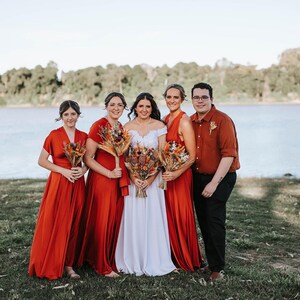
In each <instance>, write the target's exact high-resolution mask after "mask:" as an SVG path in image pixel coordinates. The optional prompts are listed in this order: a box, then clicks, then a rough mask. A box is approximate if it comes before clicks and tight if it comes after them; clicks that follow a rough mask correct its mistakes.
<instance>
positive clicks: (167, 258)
mask: <svg viewBox="0 0 300 300" xmlns="http://www.w3.org/2000/svg"><path fill="white" fill-rule="evenodd" d="M129 133H130V135H131V136H132V140H131V144H132V145H133V146H134V145H136V144H137V143H138V144H140V145H143V146H145V147H153V148H157V147H158V137H159V136H160V135H163V134H166V127H164V128H162V129H159V130H151V131H149V133H148V134H146V135H145V136H144V137H142V136H140V135H139V133H138V132H137V131H135V130H130V131H129ZM160 181H161V174H158V175H157V177H156V178H155V180H154V181H153V183H152V184H151V185H150V186H149V187H148V188H147V190H146V192H147V197H146V198H137V197H136V186H135V185H134V184H133V183H132V182H131V185H130V186H129V196H126V197H125V198H124V210H123V216H122V221H121V227H120V231H119V237H118V242H117V248H116V265H117V269H118V270H119V271H120V272H123V273H129V274H136V275H138V276H139V275H143V274H145V275H148V276H159V275H165V274H168V273H170V272H172V271H173V270H174V269H176V267H175V265H174V264H173V262H172V259H171V250H170V241H169V233H168V223H167V215H166V206H165V197H164V191H163V190H162V189H161V188H159V183H160Z"/></svg>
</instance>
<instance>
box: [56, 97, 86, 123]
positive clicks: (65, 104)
mask: <svg viewBox="0 0 300 300" xmlns="http://www.w3.org/2000/svg"><path fill="white" fill-rule="evenodd" d="M70 107H71V108H73V109H74V110H75V111H76V113H77V114H78V115H81V111H80V107H79V105H78V103H77V102H76V101H74V100H65V101H64V102H62V103H61V105H60V106H59V112H58V113H59V117H58V118H56V119H55V121H60V120H61V119H62V115H63V113H64V112H65V111H67V110H68V109H69V108H70Z"/></svg>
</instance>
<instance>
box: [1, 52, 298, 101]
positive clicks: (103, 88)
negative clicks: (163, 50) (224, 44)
mask: <svg viewBox="0 0 300 300" xmlns="http://www.w3.org/2000/svg"><path fill="white" fill-rule="evenodd" d="M58 71H59V70H58V68H57V65H56V63H55V62H49V63H48V65H47V66H46V67H42V66H40V65H38V66H36V67H35V68H34V69H27V68H20V69H12V70H9V71H7V72H5V73H4V74H1V75H0V105H2V106H5V105H24V104H30V105H37V106H38V105H56V104H58V103H60V102H61V101H62V99H74V100H76V101H78V102H79V103H80V104H81V105H96V104H99V103H103V101H104V98H105V96H106V95H107V94H108V93H109V92H111V91H119V92H121V93H123V94H124V95H125V97H126V99H127V101H128V103H132V102H133V101H134V99H135V97H136V96H137V94H138V93H140V92H142V91H148V92H150V93H151V94H153V95H154V97H155V99H156V100H158V101H159V100H162V99H163V97H162V93H163V91H164V89H165V87H166V86H167V85H168V84H170V83H179V84H181V85H183V86H184V88H185V89H186V92H187V98H188V99H189V98H190V90H191V88H192V86H193V85H194V84H195V83H197V82H200V81H204V82H208V83H210V84H211V85H212V86H213V88H214V93H215V94H214V97H215V98H216V99H218V101H220V102H235V103H255V102H274V101H275V102H276V101H278V102H286V101H298V100H299V99H300V48H295V49H288V50H286V51H284V52H283V53H282V54H281V55H280V59H279V63H278V64H274V65H272V66H271V67H269V68H265V69H260V70H257V68H256V66H254V65H247V66H245V65H240V64H234V63H232V62H230V61H228V60H227V59H225V58H224V59H221V60H219V61H218V62H217V63H216V64H215V66H214V67H210V66H208V65H205V66H199V65H197V64H196V63H194V62H192V63H182V62H180V63H177V64H176V65H175V66H174V67H168V66H167V65H163V66H162V67H151V66H148V65H136V66H134V67H130V66H129V65H123V66H117V65H115V64H109V65H107V66H106V67H105V68H104V67H102V66H96V67H89V68H85V69H81V70H77V71H70V72H62V73H61V76H58Z"/></svg>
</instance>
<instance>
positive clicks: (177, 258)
mask: <svg viewBox="0 0 300 300" xmlns="http://www.w3.org/2000/svg"><path fill="white" fill-rule="evenodd" d="M164 97H165V101H166V104H167V106H168V108H169V110H170V113H169V114H168V115H167V116H166V117H165V118H164V121H165V123H166V124H167V127H168V133H167V142H169V141H175V142H176V143H178V144H179V145H184V146H185V148H186V150H187V152H188V153H189V159H188V160H187V161H186V162H185V164H184V165H182V166H181V167H180V168H179V169H178V170H176V171H173V172H169V171H166V172H164V173H163V179H164V180H165V181H167V190H166V191H165V196H166V208H167V218H168V226H169V235H170V243H171V250H172V258H173V261H174V263H175V265H176V266H177V267H178V268H180V269H182V270H185V271H187V270H190V271H194V269H195V268H199V267H201V265H202V263H203V258H202V255H201V252H200V248H199V244H198V239H197V232H196V224H195V217H194V208H193V202H192V171H191V169H190V167H191V165H192V164H193V162H194V160H195V155H196V143H195V135H194V131H193V126H192V122H191V120H190V118H189V117H188V116H187V115H186V114H185V112H183V111H182V110H181V108H180V105H181V103H182V101H183V100H184V99H185V91H184V89H183V87H182V86H181V85H179V84H172V85H169V86H168V87H167V88H166V90H165V92H164Z"/></svg>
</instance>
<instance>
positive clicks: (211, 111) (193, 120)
mask: <svg viewBox="0 0 300 300" xmlns="http://www.w3.org/2000/svg"><path fill="white" fill-rule="evenodd" d="M215 111H216V107H215V105H214V104H212V105H211V109H210V111H209V112H208V113H207V114H206V115H205V116H204V118H203V119H202V120H204V121H205V122H209V121H210V120H211V118H212V116H213V114H214V113H215ZM191 120H192V122H196V123H199V122H200V121H199V120H198V115H197V113H194V114H193V115H192V116H191Z"/></svg>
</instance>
